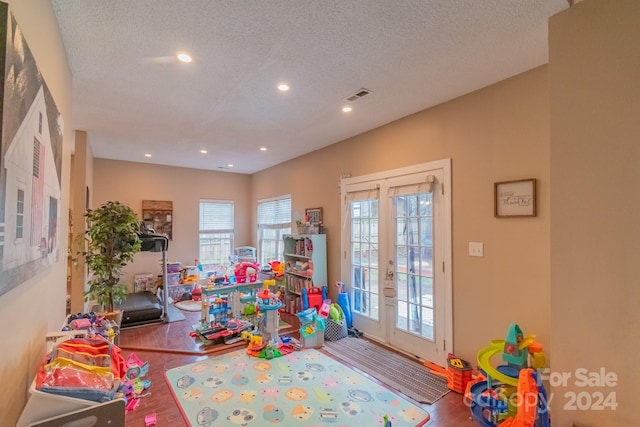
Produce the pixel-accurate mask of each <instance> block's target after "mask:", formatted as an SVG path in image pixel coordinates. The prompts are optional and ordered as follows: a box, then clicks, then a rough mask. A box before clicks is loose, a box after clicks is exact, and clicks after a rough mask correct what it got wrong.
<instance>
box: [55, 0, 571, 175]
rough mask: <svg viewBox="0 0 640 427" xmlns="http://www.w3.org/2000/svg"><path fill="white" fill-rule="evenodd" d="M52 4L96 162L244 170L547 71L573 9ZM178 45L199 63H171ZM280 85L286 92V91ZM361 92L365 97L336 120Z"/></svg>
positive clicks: (562, 2)
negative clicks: (554, 28)
mask: <svg viewBox="0 0 640 427" xmlns="http://www.w3.org/2000/svg"><path fill="white" fill-rule="evenodd" d="M52 4H53V6H54V10H55V12H56V15H57V19H58V22H59V25H60V30H61V32H62V37H63V41H64V44H65V47H66V50H67V55H68V59H69V63H70V66H71V70H72V73H73V108H74V111H73V114H74V124H75V126H76V128H77V129H81V130H85V131H87V132H88V135H89V141H90V144H91V147H92V150H93V153H94V156H95V157H98V158H109V159H120V160H130V161H136V162H148V163H157V164H165V165H175V166H185V167H193V168H199V169H212V170H227V171H230V172H239V173H253V172H256V171H260V170H263V169H265V168H268V167H271V166H274V165H276V164H278V163H281V162H283V161H286V160H289V159H292V158H295V157H298V156H300V155H302V154H305V153H308V152H311V151H314V150H317V149H319V148H322V147H325V146H327V145H330V144H333V143H335V142H338V141H341V140H343V139H345V138H348V137H351V136H353V135H357V134H359V133H362V132H364V131H367V130H369V129H373V128H376V127H378V126H381V125H383V124H385V123H389V122H391V121H393V120H396V119H399V118H401V117H404V116H407V115H409V114H412V113H415V112H417V111H420V110H423V109H425V108H428V107H431V106H433V105H437V104H439V103H442V102H444V101H447V100H449V99H452V98H455V97H458V96H460V95H463V94H465V93H468V92H471V91H473V90H476V89H479V88H482V87H484V86H487V85H490V84H492V83H495V82H497V81H500V80H503V79H505V78H507V77H510V76H513V75H515V74H518V73H521V72H523V71H526V70H529V69H531V68H534V67H537V66H539V65H542V64H545V63H546V62H547V21H548V18H549V17H550V16H551V15H553V14H555V13H557V12H559V11H561V10H563V9H565V8H567V7H568V3H567V0H378V1H376V0H350V1H348V0H322V1H320V0H297V1H291V0H236V1H221V0H189V1H186V0H182V1H180V0H171V1H168V0H109V1H104V0H52ZM179 51H186V52H188V53H190V54H191V55H192V57H193V62H191V63H189V64H183V63H180V62H178V61H177V60H176V59H175V55H176V53H178V52H179ZM280 82H287V83H288V84H289V85H290V86H291V90H290V91H289V92H286V93H282V92H279V91H278V90H277V88H276V86H277V84H278V83H280ZM360 88H367V89H369V90H371V91H372V93H371V94H370V95H367V96H366V97H363V98H361V99H359V100H357V101H355V102H353V103H351V105H352V107H353V111H352V112H351V113H349V114H345V113H343V112H341V110H340V109H341V107H342V106H343V105H344V104H347V103H348V102H346V101H344V99H345V98H346V97H348V96H350V95H352V94H353V93H355V92H357V91H358V90H359V89H360ZM262 146H264V147H267V148H268V150H267V151H266V152H263V151H260V150H259V148H260V147H262ZM201 149H206V150H208V154H201V153H200V152H199V151H200V150H201ZM145 153H151V154H152V157H151V158H145V157H144V154H145ZM229 163H232V164H233V165H234V167H233V168H231V169H228V168H227V165H228V164H229Z"/></svg>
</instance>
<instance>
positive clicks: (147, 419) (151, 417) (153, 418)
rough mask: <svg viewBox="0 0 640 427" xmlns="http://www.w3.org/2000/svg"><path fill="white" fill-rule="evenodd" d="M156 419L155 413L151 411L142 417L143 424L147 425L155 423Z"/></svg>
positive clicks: (148, 426) (149, 426)
mask: <svg viewBox="0 0 640 427" xmlns="http://www.w3.org/2000/svg"><path fill="white" fill-rule="evenodd" d="M156 422H157V419H156V413H155V412H153V413H151V414H149V415H146V416H145V417H144V425H146V426H147V427H151V426H154V425H156Z"/></svg>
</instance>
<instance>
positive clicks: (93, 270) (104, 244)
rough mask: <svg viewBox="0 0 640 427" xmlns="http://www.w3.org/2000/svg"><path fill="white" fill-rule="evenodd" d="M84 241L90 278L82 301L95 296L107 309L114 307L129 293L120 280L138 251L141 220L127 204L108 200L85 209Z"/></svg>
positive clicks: (109, 310)
mask: <svg viewBox="0 0 640 427" xmlns="http://www.w3.org/2000/svg"><path fill="white" fill-rule="evenodd" d="M84 216H85V218H86V219H87V227H88V228H87V231H86V233H85V240H86V242H87V246H86V251H85V252H82V255H84V258H85V262H86V264H87V268H88V270H89V274H90V278H89V280H88V282H87V283H88V285H89V289H88V290H87V291H86V292H85V301H90V300H95V301H97V303H98V304H99V305H100V306H101V307H102V309H103V310H104V311H105V312H106V313H113V312H114V311H115V304H116V303H120V302H122V301H123V300H124V299H125V298H126V296H127V293H128V289H127V285H126V284H124V283H121V282H120V278H121V276H122V269H123V268H124V267H125V266H126V265H127V264H128V263H129V262H131V261H132V260H133V256H134V255H135V254H136V253H137V252H139V251H140V245H141V242H140V237H139V235H138V231H139V230H140V222H139V220H138V215H137V214H136V213H135V211H134V210H133V209H131V208H130V207H129V206H126V205H123V204H122V203H120V202H117V201H115V202H114V201H110V202H107V203H105V204H103V205H102V206H100V207H99V208H97V209H88V210H87V212H86V213H85V215H84Z"/></svg>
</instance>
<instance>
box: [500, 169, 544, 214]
mask: <svg viewBox="0 0 640 427" xmlns="http://www.w3.org/2000/svg"><path fill="white" fill-rule="evenodd" d="M493 198H494V214H493V216H494V217H496V218H502V217H528V216H536V179H535V178H529V179H519V180H515V181H502V182H495V183H494V184H493Z"/></svg>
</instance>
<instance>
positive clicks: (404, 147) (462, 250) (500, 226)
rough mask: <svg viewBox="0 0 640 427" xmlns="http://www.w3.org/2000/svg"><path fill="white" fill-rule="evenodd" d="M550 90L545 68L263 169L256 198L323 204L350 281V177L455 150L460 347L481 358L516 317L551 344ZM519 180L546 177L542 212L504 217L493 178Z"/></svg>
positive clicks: (300, 205)
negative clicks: (346, 208)
mask: <svg viewBox="0 0 640 427" xmlns="http://www.w3.org/2000/svg"><path fill="white" fill-rule="evenodd" d="M548 96H549V92H548V87H547V68H546V67H540V68H537V69H535V70H532V71H530V72H527V73H524V74H522V75H519V76H516V77H514V78H511V79H508V80H505V81H503V82H500V83H498V84H495V85H493V86H490V87H487V88H485V89H483V90H479V91H477V92H474V93H471V94H468V95H465V96H463V97H461V98H458V99H456V100H453V101H451V102H448V103H445V104H442V105H440V106H437V107H435V108H431V109H429V110H425V111H423V112H420V113H417V114H414V115H412V116H409V117H406V118H403V119H401V120H398V121H395V122H393V123H390V124H388V125H386V126H382V127H380V128H378V129H375V130H372V131H370V132H367V133H364V134H361V135H358V136H356V137H353V138H351V139H348V140H346V141H343V142H340V143H338V144H334V145H331V146H329V147H327V148H325V149H322V150H319V151H316V152H314V153H311V154H309V155H306V156H303V157H300V158H297V159H294V160H291V161H288V162H286V163H283V164H280V165H278V166H275V167H273V168H270V169H268V170H265V171H262V172H259V173H257V174H255V175H254V176H253V179H252V188H253V190H252V194H253V200H252V202H253V203H255V202H256V201H257V200H258V199H262V198H267V197H272V196H276V195H279V194H287V193H289V194H291V195H292V206H293V211H294V212H299V213H301V214H302V213H304V209H305V208H307V207H317V206H321V207H322V208H323V217H324V223H325V225H326V227H327V230H328V231H327V234H328V236H327V245H328V253H329V256H328V264H329V283H333V282H334V281H336V280H339V279H348V278H341V277H340V257H339V252H340V228H341V224H340V190H339V188H338V183H339V179H340V175H341V174H343V173H350V174H351V175H353V176H358V175H363V174H368V173H373V172H379V171H384V170H388V169H394V168H399V167H403V166H409V165H414V164H418V163H424V162H428V161H432V160H439V159H443V158H451V159H452V171H453V172H452V181H453V190H452V191H453V193H452V194H453V207H452V208H453V296H454V302H453V317H454V323H455V325H454V345H455V351H456V353H457V354H458V355H459V356H460V357H464V358H466V359H468V360H471V361H474V362H475V357H476V353H477V351H478V350H479V349H480V348H481V347H483V346H486V345H488V344H489V343H490V341H491V339H494V338H504V335H505V334H506V331H507V327H508V325H509V324H510V323H511V322H518V323H519V324H520V326H521V327H522V328H523V330H524V332H525V334H537V336H538V339H539V340H540V341H541V342H542V344H543V345H545V347H546V348H547V349H548V344H549V316H550V314H549V136H548V134H549V118H548V117H549V111H548ZM381 108H382V107H381ZM352 119H353V120H357V116H353V117H352ZM519 178H537V179H538V216H537V217H535V218H502V219H496V218H494V217H493V183H494V182H495V181H503V180H511V179H519ZM469 241H475V242H484V249H485V250H484V252H485V256H484V257H483V258H472V257H469V255H468V242H469Z"/></svg>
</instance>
